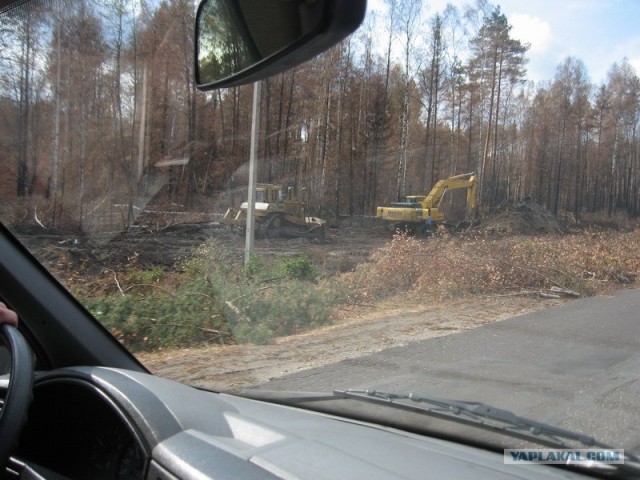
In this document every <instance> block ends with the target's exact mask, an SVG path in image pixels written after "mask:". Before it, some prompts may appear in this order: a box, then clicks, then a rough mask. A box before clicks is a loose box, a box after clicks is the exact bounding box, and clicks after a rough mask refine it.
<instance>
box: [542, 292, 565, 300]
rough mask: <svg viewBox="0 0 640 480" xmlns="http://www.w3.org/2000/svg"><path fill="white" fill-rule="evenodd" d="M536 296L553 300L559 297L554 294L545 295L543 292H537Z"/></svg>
mask: <svg viewBox="0 0 640 480" xmlns="http://www.w3.org/2000/svg"><path fill="white" fill-rule="evenodd" d="M538 296H540V297H542V298H553V299H557V298H560V295H557V294H555V293H545V292H538Z"/></svg>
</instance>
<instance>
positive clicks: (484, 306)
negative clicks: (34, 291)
mask: <svg viewBox="0 0 640 480" xmlns="http://www.w3.org/2000/svg"><path fill="white" fill-rule="evenodd" d="M563 302H566V300H541V299H539V298H531V297H477V298H472V299H469V298H467V299H461V300H455V301H450V302H446V303H440V304H431V305H426V304H425V305H416V306H414V307H413V308H411V309H407V308H406V307H405V308H402V309H401V308H400V307H399V306H397V305H396V306H394V305H386V306H385V307H384V308H381V309H378V310H376V311H374V312H368V313H365V314H359V315H358V314H356V316H351V317H350V318H349V319H345V320H342V321H339V322H336V323H335V324H334V325H332V326H329V327H324V328H322V329H318V330H314V331H311V332H308V333H304V334H299V335H293V336H290V337H283V338H278V339H276V340H275V341H274V342H273V343H272V344H269V345H233V346H223V347H220V346H213V347H207V348H198V349H184V350H175V351H159V352H153V353H144V354H140V355H139V358H140V359H141V361H142V362H143V363H144V364H145V365H146V366H147V367H148V368H149V369H150V370H151V371H152V372H153V373H156V374H158V375H161V376H164V377H167V378H173V379H175V380H179V381H182V382H185V383H189V384H191V385H196V386H200V387H205V388H209V389H212V390H235V389H239V388H244V387H250V386H256V385H259V384H263V383H265V382H267V381H269V380H270V379H273V378H278V377H281V376H284V375H287V374H290V373H294V372H297V371H300V370H305V369H309V368H315V367H320V366H324V365H328V364H333V363H337V362H340V361H342V360H345V359H352V358H357V357H361V356H364V355H368V354H371V353H374V352H378V351H381V350H385V349H388V348H393V347H400V346H404V345H406V344H408V343H410V342H416V341H420V340H425V339H428V338H434V337H439V336H443V335H450V334H454V333H458V332H462V331H464V330H468V329H471V328H475V327H478V326H480V325H484V324H486V323H491V322H496V321H500V320H504V319H506V318H511V317H513V316H516V315H521V314H524V313H529V312H532V311H536V310H540V309H543V308H546V307H549V306H555V305H559V304H561V303H563Z"/></svg>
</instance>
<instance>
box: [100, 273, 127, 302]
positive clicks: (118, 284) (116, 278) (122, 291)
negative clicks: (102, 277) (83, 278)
mask: <svg viewBox="0 0 640 480" xmlns="http://www.w3.org/2000/svg"><path fill="white" fill-rule="evenodd" d="M104 271H105V272H111V273H113V280H114V281H115V282H116V287H118V290H120V293H121V294H122V296H124V295H125V293H124V290H122V287H121V286H120V282H119V281H118V275H116V272H114V271H113V270H111V269H110V268H105V269H104Z"/></svg>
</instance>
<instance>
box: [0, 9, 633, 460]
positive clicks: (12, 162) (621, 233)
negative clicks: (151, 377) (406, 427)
mask: <svg viewBox="0 0 640 480" xmlns="http://www.w3.org/2000/svg"><path fill="white" fill-rule="evenodd" d="M197 3H198V2H195V1H194V0H164V1H159V0H33V1H30V2H19V3H18V6H16V7H12V8H9V9H6V8H5V9H4V10H1V9H0V15H1V17H2V18H0V122H1V123H0V166H1V167H2V175H0V220H1V222H2V224H3V225H4V226H6V227H7V228H8V229H9V230H10V231H11V232H12V233H13V235H15V236H16V237H17V238H18V240H19V241H20V242H21V243H22V244H23V245H25V246H26V247H27V249H28V250H30V251H31V252H32V253H33V254H34V256H35V257H36V258H37V259H38V260H39V262H41V263H42V264H43V265H44V266H45V267H46V268H47V269H48V270H49V271H50V272H51V273H52V274H53V275H54V276H55V277H56V278H57V279H58V280H59V281H60V282H61V283H62V284H63V285H64V286H65V287H66V288H67V289H68V290H69V291H70V292H71V293H72V294H73V295H74V296H75V297H76V298H77V299H78V300H79V301H80V302H81V303H82V304H83V305H84V306H85V307H86V309H87V311H88V312H90V313H91V315H92V316H93V317H95V319H96V320H97V321H99V322H101V323H102V324H103V325H104V326H105V327H106V329H107V330H108V331H109V332H111V334H112V335H113V336H114V337H115V338H117V339H118V340H119V341H120V342H121V343H122V344H123V345H124V346H125V347H126V348H127V349H128V350H129V351H131V352H132V353H133V354H134V355H135V356H136V357H137V358H138V359H139V360H140V361H141V362H142V363H143V364H144V365H145V366H146V367H147V368H148V369H149V370H150V371H151V372H152V373H154V374H157V375H160V376H164V377H167V378H171V379H175V380H178V381H181V382H184V383H187V384H190V385H194V386H198V387H203V388H206V389H211V390H214V391H239V390H242V389H249V388H251V389H256V390H269V391H276V392H278V391H279V392H285V391H298V392H332V391H334V390H336V389H338V390H348V389H358V390H364V389H367V388H375V389H379V390H386V391H391V392H404V394H406V393H408V392H419V393H423V394H431V395H435V396H437V397H438V398H450V399H456V400H460V401H469V402H483V403H486V404H490V405H496V406H498V407H500V408H502V409H505V410H510V411H513V412H515V413H516V414H517V415H520V416H523V417H528V418H531V419H534V420H536V421H540V422H545V423H550V424H553V425H556V426H558V427H560V428H563V429H566V430H571V431H577V432H580V433H581V434H583V435H588V436H591V437H593V438H596V439H598V440H599V441H601V442H603V443H604V444H607V445H610V446H612V447H613V448H625V449H627V450H628V451H635V452H636V453H640V451H638V449H639V447H638V445H640V434H639V433H638V430H637V428H635V427H634V425H635V426H636V427H637V418H638V415H639V414H640V400H639V399H640V381H639V380H638V378H639V376H640V358H639V357H638V350H639V349H638V340H637V339H638V338H639V336H640V335H639V334H640V324H639V323H638V321H637V317H638V315H637V312H638V306H639V296H638V294H637V290H634V289H633V286H634V282H635V280H636V275H637V274H638V272H639V271H640V231H639V230H638V229H637V226H638V223H637V216H638V213H639V212H640V160H639V152H640V134H639V127H640V79H639V77H638V74H637V71H636V69H635V67H636V66H640V48H638V42H637V39H638V32H637V27H635V26H634V25H633V23H634V21H635V19H636V18H638V15H640V4H638V3H637V2H635V1H633V0H626V1H619V2H568V1H567V2H555V1H551V0H548V1H544V2H540V5H541V6H539V5H538V2H517V1H513V0H509V1H504V2H502V4H501V6H499V5H498V4H497V3H492V2H489V1H485V0H482V1H480V0H478V1H475V2H470V1H468V2H467V1H462V0H460V1H452V2H450V3H445V2H439V1H435V2H426V1H425V2H421V1H419V0H388V1H384V2H383V1H370V2H369V5H368V7H367V14H366V17H365V20H364V22H363V24H362V25H361V27H360V28H359V29H358V30H357V31H356V32H355V33H354V34H352V35H351V36H349V37H348V38H346V39H345V40H343V41H342V42H340V43H339V44H337V45H336V46H334V47H332V48H331V49H329V50H327V51H325V52H324V53H322V54H321V55H319V56H317V57H315V58H313V59H311V60H310V61H308V62H306V63H303V64H301V65H298V66H296V67H294V68H292V69H290V70H287V71H285V72H282V73H279V74H276V75H274V76H272V77H269V78H267V79H264V80H262V81H261V83H260V88H259V89H257V90H256V86H255V85H244V86H240V87H232V88H225V89H219V90H212V91H207V92H202V91H198V89H197V88H196V84H195V74H194V56H195V53H194V45H195V38H194V36H195V30H194V26H195V23H196V20H195V17H196V11H197V6H198V5H197ZM632 19H633V20H632ZM254 92H258V93H259V95H257V97H256V98H257V99H258V103H257V106H258V107H259V108H257V109H254ZM254 111H255V112H256V113H255V114H254ZM253 127H256V128H257V130H256V131H257V135H256V136H255V137H253V138H252V134H251V133H252V128H253ZM252 140H253V141H254V143H253V145H254V147H255V151H256V154H257V155H256V162H255V167H252V166H250V163H251V162H250V158H251V155H250V154H251V151H252ZM254 177H255V181H256V185H255V187H253V186H251V184H250V178H254ZM249 198H253V199H255V204H254V205H250V204H249V200H248V199H249ZM252 207H254V208H252ZM252 215H253V216H254V223H253V224H252V223H251V221H249V222H247V218H251V216H252ZM247 225H249V227H248V226H247ZM254 237H255V238H254ZM0 255H2V252H0ZM403 398H404V397H403ZM400 414H401V412H398V413H397V415H400ZM390 415H395V413H391V414H390ZM443 428H444V429H445V430H446V429H447V428H448V427H447V426H445V427H443ZM451 428H452V429H453V428H456V429H460V428H463V427H461V426H460V425H457V426H455V427H454V426H452V427H451ZM464 428H466V429H469V431H471V430H473V428H474V427H473V426H465V427H464ZM476 443H478V442H476ZM513 445H514V446H516V444H515V443H514V444H513Z"/></svg>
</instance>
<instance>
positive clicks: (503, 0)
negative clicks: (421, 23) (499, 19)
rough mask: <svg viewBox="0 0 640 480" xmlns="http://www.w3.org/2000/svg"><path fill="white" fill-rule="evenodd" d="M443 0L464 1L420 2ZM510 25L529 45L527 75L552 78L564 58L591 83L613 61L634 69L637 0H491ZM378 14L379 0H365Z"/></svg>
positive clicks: (457, 2)
mask: <svg viewBox="0 0 640 480" xmlns="http://www.w3.org/2000/svg"><path fill="white" fill-rule="evenodd" d="M447 3H451V4H453V5H454V6H456V7H458V8H460V9H462V8H463V7H464V6H465V5H467V4H469V3H470V0H449V1H447V0H425V1H424V3H423V11H424V10H425V7H427V5H428V10H427V15H428V16H429V17H431V16H433V14H435V12H438V11H442V10H444V8H445V6H446V4H447ZM491 3H492V4H494V5H499V6H500V8H501V10H502V12H503V13H504V14H505V15H506V16H507V20H508V21H509V23H510V24H511V25H512V27H513V28H512V30H511V36H512V37H513V38H517V39H518V40H520V41H522V42H523V43H529V44H530V49H529V51H528V52H527V58H528V59H529V63H528V65H527V71H528V74H527V76H528V78H529V79H530V80H533V81H534V82H540V81H546V80H552V79H553V77H554V75H555V72H556V68H557V66H558V65H559V64H560V63H561V62H562V61H563V60H564V59H565V58H567V57H568V56H573V57H576V58H579V59H580V60H582V61H583V62H584V64H585V65H586V67H587V70H588V72H589V76H590V77H591V81H592V82H593V83H596V84H600V83H602V82H604V81H606V77H607V72H608V71H609V69H610V68H611V65H612V64H613V63H614V62H618V63H620V62H621V61H622V60H623V59H624V58H627V60H628V61H629V63H630V64H631V65H632V66H633V67H634V68H635V70H636V72H640V0H493V1H491ZM368 8H369V9H370V10H377V11H380V12H383V11H384V9H385V7H384V2H383V0H369V6H368Z"/></svg>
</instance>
